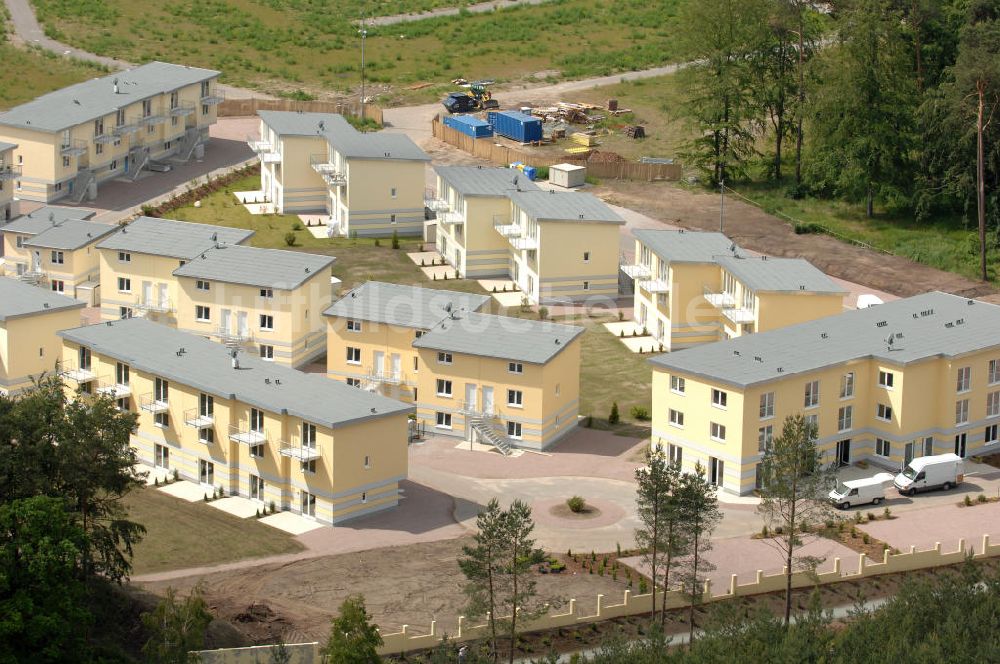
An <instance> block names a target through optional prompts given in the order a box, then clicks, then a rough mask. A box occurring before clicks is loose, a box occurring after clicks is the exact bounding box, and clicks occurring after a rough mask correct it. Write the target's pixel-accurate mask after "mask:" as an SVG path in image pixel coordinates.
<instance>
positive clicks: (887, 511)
mask: <svg viewBox="0 0 1000 664" xmlns="http://www.w3.org/2000/svg"><path fill="white" fill-rule="evenodd" d="M882 516H883V517H884V518H886V519H891V518H892V510H890V509H889V508H888V507H886V508H885V509H884V510H882Z"/></svg>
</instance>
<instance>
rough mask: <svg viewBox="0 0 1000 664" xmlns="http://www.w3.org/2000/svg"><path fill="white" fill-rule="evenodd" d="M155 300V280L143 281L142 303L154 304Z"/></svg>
mask: <svg viewBox="0 0 1000 664" xmlns="http://www.w3.org/2000/svg"><path fill="white" fill-rule="evenodd" d="M152 302H153V282H151V281H144V282H142V303H143V304H152Z"/></svg>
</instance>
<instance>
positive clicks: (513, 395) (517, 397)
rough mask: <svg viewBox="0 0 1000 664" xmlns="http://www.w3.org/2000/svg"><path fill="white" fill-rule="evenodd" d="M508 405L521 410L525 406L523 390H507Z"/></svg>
mask: <svg viewBox="0 0 1000 664" xmlns="http://www.w3.org/2000/svg"><path fill="white" fill-rule="evenodd" d="M507 405H508V406H515V407H517V408H520V407H521V406H523V405H524V393H523V392H521V390H507Z"/></svg>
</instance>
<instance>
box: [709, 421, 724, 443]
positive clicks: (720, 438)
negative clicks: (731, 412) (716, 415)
mask: <svg viewBox="0 0 1000 664" xmlns="http://www.w3.org/2000/svg"><path fill="white" fill-rule="evenodd" d="M708 424H709V426H708V437H709V438H711V439H712V440H714V441H716V442H718V443H724V442H726V425H725V424H719V423H718V422H709V423H708Z"/></svg>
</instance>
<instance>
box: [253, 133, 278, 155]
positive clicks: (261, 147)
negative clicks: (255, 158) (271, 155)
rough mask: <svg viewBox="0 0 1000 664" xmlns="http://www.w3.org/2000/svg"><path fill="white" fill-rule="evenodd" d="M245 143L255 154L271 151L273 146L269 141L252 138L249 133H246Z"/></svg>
mask: <svg viewBox="0 0 1000 664" xmlns="http://www.w3.org/2000/svg"><path fill="white" fill-rule="evenodd" d="M247 145H249V146H250V149H251V150H253V151H254V152H255V153H257V154H261V153H263V152H272V151H273V148H272V146H271V141H265V140H262V139H259V138H254V137H253V136H250V135H247Z"/></svg>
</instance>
